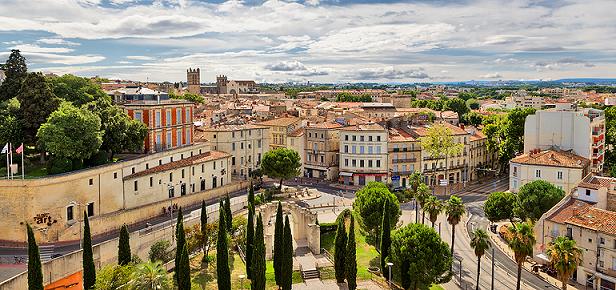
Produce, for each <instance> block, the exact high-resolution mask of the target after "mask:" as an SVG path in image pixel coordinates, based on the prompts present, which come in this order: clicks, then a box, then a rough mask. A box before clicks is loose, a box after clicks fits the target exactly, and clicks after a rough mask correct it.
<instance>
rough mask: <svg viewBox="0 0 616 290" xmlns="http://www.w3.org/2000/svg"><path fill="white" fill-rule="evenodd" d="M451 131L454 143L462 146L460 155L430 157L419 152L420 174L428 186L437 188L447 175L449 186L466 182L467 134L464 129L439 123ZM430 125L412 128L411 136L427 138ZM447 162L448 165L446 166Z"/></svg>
mask: <svg viewBox="0 0 616 290" xmlns="http://www.w3.org/2000/svg"><path fill="white" fill-rule="evenodd" d="M440 124H443V125H444V126H446V127H447V128H449V129H450V130H451V133H452V136H453V138H454V142H456V143H459V144H463V146H464V149H463V152H462V153H461V154H458V155H456V156H449V157H447V158H446V157H445V156H430V154H429V153H428V151H426V150H423V148H422V151H421V173H422V175H423V176H424V182H425V183H426V184H427V185H429V186H437V185H439V184H440V182H439V181H440V180H445V178H446V177H445V176H446V175H449V178H448V180H449V184H455V183H462V182H464V181H468V175H467V174H468V164H469V156H468V145H469V141H470V136H469V133H468V132H466V131H464V129H462V128H460V127H457V126H454V125H451V124H449V123H447V122H441V123H440ZM429 126H431V125H425V126H420V127H412V130H411V131H410V133H411V135H412V136H413V137H414V138H416V139H418V140H421V138H422V137H426V136H428V128H429ZM447 162H448V163H449V164H447Z"/></svg>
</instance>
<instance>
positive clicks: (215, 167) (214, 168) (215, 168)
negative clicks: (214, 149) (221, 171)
mask: <svg viewBox="0 0 616 290" xmlns="http://www.w3.org/2000/svg"><path fill="white" fill-rule="evenodd" d="M213 164H214V170H216V161H214V163H213Z"/></svg>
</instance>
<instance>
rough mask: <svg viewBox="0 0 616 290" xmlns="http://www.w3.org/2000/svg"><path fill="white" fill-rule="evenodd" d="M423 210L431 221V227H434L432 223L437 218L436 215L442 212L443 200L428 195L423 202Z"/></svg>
mask: <svg viewBox="0 0 616 290" xmlns="http://www.w3.org/2000/svg"><path fill="white" fill-rule="evenodd" d="M423 210H425V211H426V212H427V213H428V219H429V220H430V222H431V223H432V228H434V223H435V222H436V220H437V219H438V215H439V214H441V212H443V202H442V201H441V200H440V199H438V198H437V197H436V196H434V195H430V196H429V197H428V199H426V201H425V203H424V207H423Z"/></svg>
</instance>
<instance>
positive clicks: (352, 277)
mask: <svg viewBox="0 0 616 290" xmlns="http://www.w3.org/2000/svg"><path fill="white" fill-rule="evenodd" d="M384 216H387V215H384ZM383 228H385V227H383ZM382 249H383V248H382V247H381V257H382V255H383V254H382V253H383V250H382ZM356 252H357V243H356V241H355V218H354V217H353V215H352V214H351V225H350V227H349V238H348V241H347V248H346V263H345V264H346V279H347V285H348V288H349V290H355V289H356V288H357V254H356ZM289 289H291V288H289Z"/></svg>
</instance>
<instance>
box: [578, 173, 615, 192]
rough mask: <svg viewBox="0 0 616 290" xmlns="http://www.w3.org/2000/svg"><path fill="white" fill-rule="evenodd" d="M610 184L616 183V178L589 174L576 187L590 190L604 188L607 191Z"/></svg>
mask: <svg viewBox="0 0 616 290" xmlns="http://www.w3.org/2000/svg"><path fill="white" fill-rule="evenodd" d="M612 183H616V178H611V177H604V176H597V175H593V174H592V173H591V174H588V175H586V177H584V179H582V181H580V183H579V184H578V186H579V187H584V188H592V189H599V188H602V187H606V188H608V189H609V188H610V185H611V184H612Z"/></svg>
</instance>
